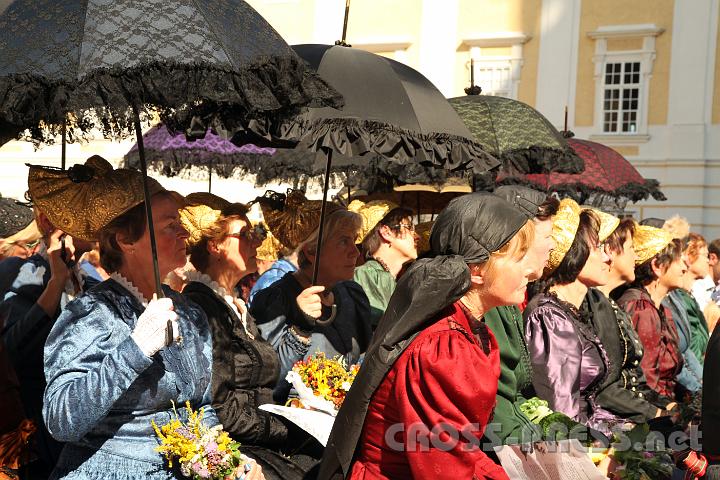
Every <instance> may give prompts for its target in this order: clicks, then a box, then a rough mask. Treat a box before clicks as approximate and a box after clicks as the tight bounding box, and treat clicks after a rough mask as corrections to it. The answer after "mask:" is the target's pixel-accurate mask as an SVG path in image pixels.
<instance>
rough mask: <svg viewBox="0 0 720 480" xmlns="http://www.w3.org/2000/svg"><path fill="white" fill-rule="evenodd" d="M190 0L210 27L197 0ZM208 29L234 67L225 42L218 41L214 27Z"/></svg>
mask: <svg viewBox="0 0 720 480" xmlns="http://www.w3.org/2000/svg"><path fill="white" fill-rule="evenodd" d="M190 1H191V2H192V4H193V6H195V10H197V11H198V13H200V15H201V16H202V17H203V20H205V23H206V24H208V25H210V26H211V27H212V25H211V24H210V22H209V21H208V19H207V17H206V16H205V12H203V11H202V9H201V8H200V7H199V6H198V2H197V0H190ZM251 8H252V7H251ZM258 15H260V14H259V13H258ZM209 30H210V33H211V34H212V36H213V37H215V41H216V42H218V45H220V48H221V49H222V51H223V53H224V54H225V56H226V57H227V59H228V63H229V64H230V65H232V67H233V68H236V66H235V64H234V62H233V60H232V57H230V55H229V54H228V52H227V50H225V44H224V43H223V42H221V41H220V38H219V37H218V36H217V35H216V34H215V29H214V28H210V29H209Z"/></svg>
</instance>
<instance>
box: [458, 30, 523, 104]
mask: <svg viewBox="0 0 720 480" xmlns="http://www.w3.org/2000/svg"><path fill="white" fill-rule="evenodd" d="M530 38H531V37H530V36H528V35H525V34H524V33H521V32H496V33H479V34H475V35H470V36H467V37H465V38H463V41H462V43H463V45H465V46H466V47H469V48H470V58H471V59H472V61H473V63H474V64H475V68H476V73H477V68H478V67H479V66H482V64H483V63H484V62H497V61H507V62H509V64H510V93H509V94H508V98H512V99H516V100H517V98H518V88H519V86H520V73H521V71H522V65H523V53H522V47H523V44H525V43H526V42H527V41H528V40H530ZM496 47H501V48H502V47H506V48H507V47H509V48H510V55H509V56H497V55H483V51H482V49H483V48H496ZM468 68H469V62H468ZM477 78H478V76H477V74H476V75H475V83H476V84H477V85H478V86H479V87H481V88H484V89H485V88H486V86H484V85H480V84H478V83H477ZM485 91H486V92H487V93H489V92H490V91H489V89H486V90H485Z"/></svg>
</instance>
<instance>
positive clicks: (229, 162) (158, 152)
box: [123, 125, 275, 192]
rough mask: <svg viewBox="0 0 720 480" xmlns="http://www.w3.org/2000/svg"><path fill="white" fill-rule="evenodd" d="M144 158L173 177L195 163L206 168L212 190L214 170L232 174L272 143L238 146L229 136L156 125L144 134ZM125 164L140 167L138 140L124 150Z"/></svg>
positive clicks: (265, 152) (267, 152)
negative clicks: (199, 134)
mask: <svg viewBox="0 0 720 480" xmlns="http://www.w3.org/2000/svg"><path fill="white" fill-rule="evenodd" d="M143 144H144V146H145V161H146V162H147V166H148V168H149V169H150V171H155V172H158V173H160V174H162V175H165V176H167V177H173V176H175V175H178V174H180V173H181V172H183V171H189V170H191V169H192V168H193V167H200V168H207V170H208V192H210V191H212V176H213V173H216V174H218V175H219V176H220V177H222V178H229V177H230V176H232V174H233V172H234V171H235V170H236V169H237V168H240V169H241V170H242V169H243V164H244V163H245V162H247V161H248V160H249V159H252V158H254V157H255V156H258V155H259V156H264V157H267V156H270V155H272V154H274V153H275V149H274V148H271V147H258V146H255V145H253V144H251V143H248V144H246V145H242V146H237V145H235V144H234V143H232V142H231V141H230V140H227V139H225V138H223V137H222V136H220V135H216V134H215V133H213V132H211V131H209V130H208V131H207V132H206V133H205V136H204V137H203V138H200V139H188V137H187V136H186V135H185V134H183V133H180V132H171V131H170V130H168V129H167V127H165V125H156V126H154V127H152V128H151V129H150V130H148V131H147V132H145V134H144V135H143ZM123 160H124V162H123V167H125V168H138V167H139V166H140V152H139V148H138V144H137V143H136V144H135V145H133V147H132V148H131V149H130V150H129V151H128V153H126V154H125V157H124V158H123Z"/></svg>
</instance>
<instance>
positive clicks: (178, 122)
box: [0, 56, 342, 143]
mask: <svg viewBox="0 0 720 480" xmlns="http://www.w3.org/2000/svg"><path fill="white" fill-rule="evenodd" d="M308 104H310V105H315V106H318V105H329V106H339V105H341V104H342V99H341V97H340V95H339V94H338V93H337V92H335V91H334V90H333V89H332V88H330V87H329V86H328V85H327V84H326V83H325V82H324V81H322V80H321V79H320V78H319V77H318V76H317V75H316V74H314V73H311V72H310V71H309V70H308V69H307V68H306V67H305V66H304V64H303V63H302V62H301V61H300V60H299V59H298V58H296V57H292V56H288V57H273V58H262V59H260V60H259V61H257V62H256V63H254V64H252V65H249V66H246V67H244V68H243V69H242V70H240V71H234V70H232V69H231V68H229V67H228V68H220V67H219V66H218V65H213V64H194V65H188V64H182V63H171V62H162V61H155V62H151V63H147V64H143V65H141V66H139V67H135V68H130V69H124V68H122V67H116V68H114V69H98V70H96V71H93V73H92V74H90V75H88V76H86V77H84V78H83V79H82V80H81V81H80V82H77V83H75V84H71V83H69V82H68V81H53V80H48V79H47V78H45V77H41V76H37V75H33V74H29V73H27V74H19V75H12V76H9V77H0V119H1V120H2V123H1V124H0V125H2V127H3V130H2V132H6V131H10V132H12V131H13V130H14V131H15V132H17V130H20V129H21V128H29V130H28V132H26V134H25V135H24V138H26V139H28V140H32V141H33V142H35V143H53V141H54V139H53V137H54V136H56V135H58V134H59V133H60V128H61V127H60V125H61V124H62V121H63V118H64V113H65V112H67V114H68V117H67V118H69V119H70V122H69V123H70V125H69V127H70V128H69V129H68V142H73V141H76V140H78V139H82V136H83V135H87V134H90V131H91V130H92V129H100V130H101V131H102V132H103V135H104V136H106V137H108V138H125V137H127V136H129V135H131V134H134V125H133V120H134V115H133V111H132V108H131V105H139V106H140V108H141V117H142V118H143V119H144V120H147V119H148V118H149V117H150V116H151V115H152V114H153V113H159V114H160V118H161V119H162V120H163V122H165V123H166V124H167V125H168V128H170V129H173V130H186V129H189V128H190V126H191V122H192V121H193V119H197V118H200V119H202V120H203V121H204V122H205V123H206V124H208V125H218V124H220V125H222V126H223V127H225V128H227V129H231V130H232V129H237V128H239V127H240V126H241V125H242V126H243V127H244V128H252V122H250V121H249V120H250V119H252V118H255V117H259V118H264V117H269V116H270V115H271V116H272V117H275V116H281V115H287V114H291V113H296V112H297V111H298V109H299V108H300V107H302V106H304V105H308ZM93 114H94V116H93ZM41 122H42V123H43V124H44V125H43V127H42V128H40V127H39V125H40V124H41Z"/></svg>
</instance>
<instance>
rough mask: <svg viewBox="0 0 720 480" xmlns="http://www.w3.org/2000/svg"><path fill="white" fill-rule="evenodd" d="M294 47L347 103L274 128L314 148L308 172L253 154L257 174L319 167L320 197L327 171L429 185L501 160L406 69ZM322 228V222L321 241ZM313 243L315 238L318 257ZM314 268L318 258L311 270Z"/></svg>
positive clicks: (332, 50)
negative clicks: (391, 178)
mask: <svg viewBox="0 0 720 480" xmlns="http://www.w3.org/2000/svg"><path fill="white" fill-rule="evenodd" d="M293 48H294V49H295V51H296V52H297V53H298V55H299V56H300V57H301V58H303V59H305V60H306V61H307V62H308V63H309V65H310V67H311V68H312V69H313V70H314V71H316V72H317V73H318V75H320V77H321V78H322V79H323V80H325V81H326V82H327V83H328V84H329V85H331V86H332V87H334V88H335V89H337V90H338V91H339V92H340V93H341V94H342V95H343V98H344V99H345V107H344V108H343V110H338V109H335V108H329V107H326V108H311V109H309V110H308V111H307V112H305V113H304V114H302V115H299V116H295V117H293V118H289V119H285V121H284V122H282V123H279V124H278V125H279V127H278V128H277V129H276V130H275V131H274V132H273V133H274V135H275V136H277V137H278V138H282V139H284V140H291V141H293V142H295V143H297V146H296V147H295V150H299V149H307V150H310V151H313V152H318V153H319V155H317V156H316V157H315V159H314V160H313V161H310V162H307V163H306V164H304V166H305V167H306V170H304V171H300V168H301V166H299V165H298V163H297V162H294V161H292V158H288V157H285V158H282V157H279V156H278V155H277V154H276V155H275V156H273V157H269V158H263V159H259V161H258V165H257V167H256V170H257V171H262V170H265V171H273V172H275V175H276V176H278V177H282V176H283V175H285V176H287V173H286V172H287V171H288V170H289V171H292V172H293V174H298V173H301V174H308V175H318V174H321V173H322V172H323V170H324V172H325V173H324V180H325V184H324V190H323V199H324V200H325V199H327V190H328V188H329V179H330V174H331V172H333V171H335V172H338V171H339V172H343V173H344V172H346V171H351V172H353V174H354V175H357V176H358V177H360V178H374V177H376V176H386V177H393V178H398V177H400V178H405V179H406V180H412V183H435V182H436V181H437V180H438V179H439V180H443V179H444V177H445V175H446V172H449V171H454V172H458V171H470V172H473V173H475V174H482V173H485V172H487V171H488V170H490V169H493V168H496V167H498V166H499V165H500V162H499V161H498V160H496V159H495V158H494V157H493V156H492V155H490V154H488V153H487V152H486V151H484V150H483V148H482V146H481V145H480V144H479V143H477V142H476V141H475V140H474V139H473V137H472V134H471V133H470V131H469V130H468V129H467V127H465V125H464V124H463V123H462V120H461V119H460V117H459V116H458V115H457V113H455V111H454V110H453V109H452V107H451V106H450V104H449V103H448V102H447V100H445V98H444V97H443V95H442V94H441V93H440V91H438V90H437V88H436V87H435V86H434V85H433V84H432V83H431V82H430V81H429V80H428V79H427V78H425V77H424V76H423V75H422V74H420V73H419V72H417V71H415V70H413V69H412V68H410V67H408V66H406V65H403V64H401V63H399V62H396V61H394V60H391V59H388V58H385V57H382V56H380V55H375V54H373V53H369V52H365V51H362V50H357V49H354V48H351V47H349V46H345V45H334V46H333V45H296V46H294V47H293ZM280 151H282V150H279V152H280ZM323 205H324V204H323ZM324 218H325V215H324V212H321V219H324ZM323 227H324V221H322V220H321V222H320V232H319V238H322V230H323ZM319 248H320V242H318V254H319ZM316 258H317V256H316ZM317 268H318V263H317V262H316V263H315V271H316V272H317ZM314 278H316V276H315V275H314ZM313 283H314V281H313Z"/></svg>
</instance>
